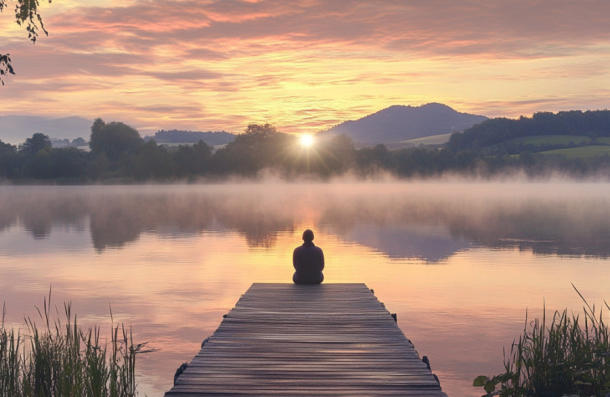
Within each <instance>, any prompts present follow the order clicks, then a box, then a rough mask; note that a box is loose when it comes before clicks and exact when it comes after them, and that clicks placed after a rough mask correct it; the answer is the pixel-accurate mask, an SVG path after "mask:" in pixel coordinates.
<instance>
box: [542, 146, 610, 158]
mask: <svg viewBox="0 0 610 397" xmlns="http://www.w3.org/2000/svg"><path fill="white" fill-rule="evenodd" d="M538 153H539V154H543V155H547V156H564V157H567V158H570V159H578V158H581V159H589V158H593V157H600V156H608V155H610V146H606V145H588V146H579V147H573V148H565V149H554V150H546V151H544V152H538Z"/></svg>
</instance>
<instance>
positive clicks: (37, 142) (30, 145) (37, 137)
mask: <svg viewBox="0 0 610 397" xmlns="http://www.w3.org/2000/svg"><path fill="white" fill-rule="evenodd" d="M49 149H51V140H50V139H49V137H48V136H46V135H44V134H41V133H40V132H37V133H35V134H34V135H32V137H31V138H28V139H26V140H25V142H24V144H23V145H21V147H20V148H19V150H20V151H21V152H22V153H25V154H26V155H34V154H36V153H38V152H39V151H41V150H49Z"/></svg>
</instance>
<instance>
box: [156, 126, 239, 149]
mask: <svg viewBox="0 0 610 397" xmlns="http://www.w3.org/2000/svg"><path fill="white" fill-rule="evenodd" d="M150 139H153V140H154V141H155V142H157V143H197V142H199V141H204V142H205V143H207V144H208V145H212V146H216V145H226V144H227V143H229V142H231V141H233V139H235V135H234V134H231V133H229V132H226V131H205V132H203V131H183V130H169V131H166V130H160V131H157V132H156V133H155V135H153V136H151V137H150Z"/></svg>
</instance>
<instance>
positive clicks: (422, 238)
mask: <svg viewBox="0 0 610 397" xmlns="http://www.w3.org/2000/svg"><path fill="white" fill-rule="evenodd" d="M608 193H610V192H609V191H608V187H607V185H598V184H578V185H577V184H509V183H505V184H476V183H471V184H450V183H445V184H439V183H419V184H343V185H315V184H309V185H296V184H295V185H216V186H143V187H117V186H109V187H101V186H97V187H87V188H79V187H50V188H49V187H47V188H41V187H6V186H5V187H1V188H0V198H1V201H2V206H1V207H0V231H1V230H3V229H7V228H8V227H10V226H13V225H20V226H21V227H23V228H24V229H25V230H27V231H28V232H29V233H30V234H31V235H32V237H34V238H35V239H45V238H47V237H48V236H49V235H50V233H51V231H52V229H53V228H66V227H69V228H73V229H75V230H78V231H84V230H86V229H88V231H89V233H90V235H91V241H92V244H93V247H95V249H96V250H97V251H98V252H101V251H103V250H104V249H107V248H110V247H122V246H124V245H125V244H128V243H131V242H134V241H136V240H137V239H138V238H140V236H141V235H142V233H155V234H158V235H159V236H168V237H171V236H192V235H198V234H201V233H203V232H205V231H230V232H233V231H234V232H237V233H239V234H240V235H242V236H244V238H245V239H246V242H247V244H248V245H249V246H250V247H264V248H273V247H274V245H275V243H276V238H277V234H278V233H280V232H284V231H293V230H294V228H295V226H296V224H298V223H304V222H305V223H306V222H309V223H310V224H316V226H318V227H321V228H324V230H325V231H326V232H328V233H333V234H336V235H338V236H341V237H342V238H343V239H346V240H349V241H353V242H355V243H358V244H363V245H366V246H369V247H371V248H374V249H376V250H378V251H380V252H382V253H384V254H386V255H387V256H388V257H390V258H422V259H425V260H427V261H428V262H438V261H441V260H444V259H446V258H448V257H450V256H451V255H453V254H454V253H455V252H458V251H459V250H463V249H468V248H469V247H472V246H476V245H483V246H488V247H494V248H513V247H517V248H519V249H521V250H531V251H533V252H534V253H540V254H558V255H587V256H594V257H600V258H607V257H608V256H609V255H610V195H609V194H608Z"/></svg>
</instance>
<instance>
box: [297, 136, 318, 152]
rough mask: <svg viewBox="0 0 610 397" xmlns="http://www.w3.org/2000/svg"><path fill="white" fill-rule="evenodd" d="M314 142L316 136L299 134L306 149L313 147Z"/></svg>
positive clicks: (300, 140)
mask: <svg viewBox="0 0 610 397" xmlns="http://www.w3.org/2000/svg"><path fill="white" fill-rule="evenodd" d="M314 143H315V138H314V136H313V135H311V134H302V135H301V136H299V144H300V145H301V146H302V147H304V148H306V149H308V148H310V147H312V146H313V144H314Z"/></svg>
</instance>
